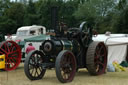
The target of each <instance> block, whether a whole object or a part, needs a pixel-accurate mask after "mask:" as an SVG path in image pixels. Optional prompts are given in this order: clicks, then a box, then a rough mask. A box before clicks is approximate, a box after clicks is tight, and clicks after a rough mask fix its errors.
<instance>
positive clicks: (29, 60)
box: [24, 50, 46, 80]
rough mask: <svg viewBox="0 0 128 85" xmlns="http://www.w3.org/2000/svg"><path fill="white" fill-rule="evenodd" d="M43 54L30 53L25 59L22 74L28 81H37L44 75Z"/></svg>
mask: <svg viewBox="0 0 128 85" xmlns="http://www.w3.org/2000/svg"><path fill="white" fill-rule="evenodd" d="M43 62H44V54H43V53H42V52H41V51H38V50H34V51H31V52H30V53H29V54H28V56H27V57H26V59H25V64H24V72H25V75H26V76H27V77H28V78H29V79H30V80H39V79H42V77H43V76H44V74H45V71H46V69H43V67H42V63H43Z"/></svg>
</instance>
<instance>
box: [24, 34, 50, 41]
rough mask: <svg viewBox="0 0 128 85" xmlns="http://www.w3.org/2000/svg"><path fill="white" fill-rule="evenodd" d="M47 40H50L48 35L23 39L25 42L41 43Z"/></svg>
mask: <svg viewBox="0 0 128 85" xmlns="http://www.w3.org/2000/svg"><path fill="white" fill-rule="evenodd" d="M48 39H50V35H39V36H36V37H31V38H27V39H24V41H25V42H41V41H44V40H48Z"/></svg>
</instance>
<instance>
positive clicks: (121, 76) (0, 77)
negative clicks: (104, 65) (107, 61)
mask: <svg viewBox="0 0 128 85" xmlns="http://www.w3.org/2000/svg"><path fill="white" fill-rule="evenodd" d="M0 85H128V72H107V73H106V74H104V75H100V76H90V75H89V74H88V72H87V71H86V70H85V69H81V70H79V72H77V73H76V76H75V78H74V80H73V81H72V82H70V83H66V84H62V83H60V82H59V81H58V80H57V78H56V74H55V70H54V69H53V70H47V72H46V74H45V76H44V78H43V79H41V80H37V81H30V80H29V79H28V78H27V77H26V76H25V74H24V68H23V64H22V65H20V66H19V67H18V68H17V69H16V70H14V71H10V72H5V71H4V72H0Z"/></svg>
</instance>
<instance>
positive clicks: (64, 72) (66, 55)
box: [55, 50, 76, 83]
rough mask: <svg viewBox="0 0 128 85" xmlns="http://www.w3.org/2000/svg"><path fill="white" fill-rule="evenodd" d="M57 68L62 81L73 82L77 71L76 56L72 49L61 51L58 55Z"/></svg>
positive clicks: (59, 78)
mask: <svg viewBox="0 0 128 85" xmlns="http://www.w3.org/2000/svg"><path fill="white" fill-rule="evenodd" d="M55 68H56V76H57V78H58V80H59V81H60V82H62V83H66V82H71V81H72V80H73V79H74V76H75V72H76V59H75V56H74V55H73V54H72V53H71V52H70V51H67V50H63V51H61V52H60V53H59V55H58V56H57V59H56V63H55Z"/></svg>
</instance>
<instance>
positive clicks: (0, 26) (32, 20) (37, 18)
mask: <svg viewBox="0 0 128 85" xmlns="http://www.w3.org/2000/svg"><path fill="white" fill-rule="evenodd" d="M127 4H128V3H127V0H120V1H119V3H115V2H114V0H37V1H36V2H35V1H34V0H28V1H26V0H24V2H18V1H16V2H10V0H0V31H1V32H3V33H5V34H7V33H15V32H16V30H17V28H19V27H21V26H25V25H43V26H45V27H46V28H47V29H51V28H52V27H51V8H52V7H54V6H57V7H58V10H59V12H58V20H59V21H61V18H62V17H64V22H65V23H66V24H67V26H68V27H69V28H70V27H79V25H80V23H81V22H82V21H88V22H89V24H91V25H92V26H93V27H94V29H96V30H97V31H98V32H99V33H104V32H105V31H111V32H113V33H119V32H122V33H127V32H128V30H127V28H128V16H127V15H128V5H127ZM8 30H10V31H8Z"/></svg>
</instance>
